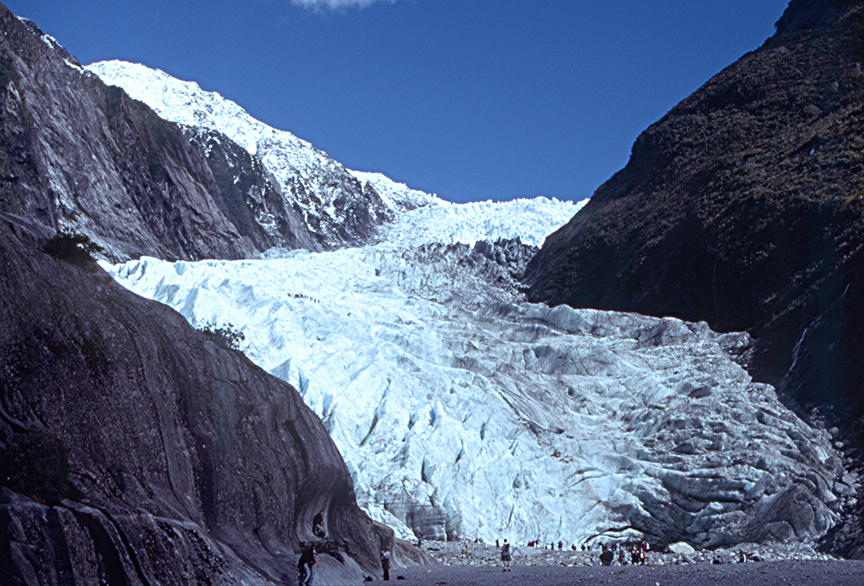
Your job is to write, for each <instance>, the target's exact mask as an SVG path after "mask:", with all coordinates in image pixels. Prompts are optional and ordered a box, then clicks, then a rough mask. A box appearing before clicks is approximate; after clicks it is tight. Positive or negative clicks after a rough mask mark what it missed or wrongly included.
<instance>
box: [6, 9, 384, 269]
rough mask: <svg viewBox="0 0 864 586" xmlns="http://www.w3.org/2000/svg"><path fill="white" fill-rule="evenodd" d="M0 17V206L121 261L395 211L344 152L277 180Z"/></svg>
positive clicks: (255, 242) (319, 230)
mask: <svg viewBox="0 0 864 586" xmlns="http://www.w3.org/2000/svg"><path fill="white" fill-rule="evenodd" d="M0 27H2V30H3V31H4V35H3V36H0V212H8V213H14V214H17V215H20V216H23V217H25V218H27V219H30V220H33V221H36V222H39V223H41V224H42V225H44V226H47V227H50V228H52V229H55V230H57V229H60V228H66V229H70V230H73V231H75V232H79V233H83V234H87V235H89V236H90V237H91V238H92V239H93V240H94V241H96V242H98V243H99V244H100V245H102V246H103V248H104V249H105V254H106V256H107V257H108V258H110V259H111V260H115V261H116V260H127V259H129V258H136V257H139V256H142V255H149V256H155V257H159V258H164V259H172V260H174V259H185V260H195V259H201V258H229V259H237V258H247V257H250V256H254V255H255V254H257V253H258V252H261V251H264V250H266V249H268V248H271V247H274V246H278V247H281V248H287V249H294V248H306V249H309V250H321V249H324V248H328V249H329V248H336V247H339V246H344V245H346V244H359V243H363V242H366V241H367V240H368V239H369V238H371V237H372V236H373V235H374V234H375V233H376V231H377V227H378V225H380V224H381V223H382V222H384V221H386V220H387V219H388V217H387V213H386V206H384V204H383V203H382V201H381V198H380V196H379V195H378V193H377V192H375V190H374V189H373V188H371V187H368V186H367V187H366V188H364V187H363V186H362V185H361V184H360V182H359V181H358V180H357V179H356V178H354V177H353V176H349V175H348V173H347V172H345V170H344V169H343V168H342V167H341V165H338V164H336V163H335V162H334V165H333V167H334V168H336V167H338V168H339V169H342V173H341V175H340V176H339V177H335V178H334V177H328V176H322V177H316V178H315V179H316V180H315V181H311V182H307V181H304V180H302V179H301V178H299V177H298V178H297V180H296V181H295V182H294V183H292V184H291V185H290V186H288V187H287V188H286V189H281V188H280V186H279V183H278V182H277V181H275V180H274V179H273V177H272V176H271V175H270V174H269V173H267V172H266V170H265V169H264V167H263V166H262V165H261V163H260V161H259V160H257V159H256V158H254V157H251V156H250V155H249V153H248V152H246V151H245V150H244V149H242V148H241V147H239V146H238V145H236V144H235V143H233V142H231V141H230V140H229V139H228V138H226V137H224V136H220V135H217V134H216V133H213V132H208V131H203V130H195V129H186V131H185V133H184V130H183V129H181V127H180V126H178V125H176V124H173V123H170V122H167V121H165V120H163V119H161V118H159V116H157V115H156V114H155V113H154V112H153V111H152V110H151V109H150V108H149V107H148V106H146V105H144V104H143V103H141V102H138V101H135V100H132V99H131V98H129V96H128V95H127V94H126V93H125V92H124V91H123V90H121V89H119V88H116V87H109V86H106V85H105V84H103V83H102V82H101V81H100V80H99V79H98V78H97V77H96V76H95V75H93V74H91V73H89V72H85V71H84V70H83V69H81V67H80V65H79V64H78V62H77V60H75V58H74V57H72V56H70V55H69V54H68V53H67V52H66V51H65V50H64V49H63V48H62V47H60V46H58V45H57V44H56V43H53V42H52V41H50V40H48V39H47V38H43V37H42V33H41V31H40V30H39V29H38V27H36V25H35V24H33V23H31V22H29V21H21V20H19V19H17V18H16V17H15V16H14V15H13V14H11V13H10V12H9V11H8V10H6V8H5V7H3V6H2V5H0ZM283 191H289V192H290V193H283ZM316 201H317V202H324V204H323V205H322V206H319V207H318V208H321V209H318V208H315V207H314V206H311V207H310V206H305V207H304V202H305V203H309V202H312V203H314V202H316ZM324 208H327V209H328V210H330V209H332V210H334V214H335V217H333V218H331V217H330V216H329V215H327V214H325V213H324V212H323V211H322V210H323V209H324Z"/></svg>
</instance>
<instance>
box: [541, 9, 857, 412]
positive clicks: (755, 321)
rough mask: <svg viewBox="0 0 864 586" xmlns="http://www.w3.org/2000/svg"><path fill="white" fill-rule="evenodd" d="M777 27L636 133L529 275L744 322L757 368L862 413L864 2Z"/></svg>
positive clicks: (572, 292)
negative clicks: (617, 167)
mask: <svg viewBox="0 0 864 586" xmlns="http://www.w3.org/2000/svg"><path fill="white" fill-rule="evenodd" d="M821 9H825V10H821ZM777 27H778V31H777V34H775V35H774V36H773V37H771V38H770V39H768V40H767V41H766V42H765V43H764V44H763V45H762V46H761V47H760V48H759V49H757V50H756V51H753V52H751V53H748V54H746V55H744V56H743V57H742V58H741V59H740V60H739V61H737V62H736V63H735V64H732V65H730V66H729V67H728V68H726V69H724V71H722V72H721V73H719V74H718V75H717V76H715V77H714V78H712V79H711V80H709V81H708V82H707V83H706V84H704V85H703V86H702V87H701V88H699V90H697V91H696V92H694V94H693V95H691V96H690V97H688V98H686V99H685V100H683V101H682V102H681V103H680V104H678V105H677V106H675V108H673V109H672V110H671V111H670V112H669V113H668V114H667V115H666V116H664V117H663V118H662V119H661V120H659V121H658V122H656V123H655V124H653V125H651V126H650V127H649V128H648V129H646V130H645V131H644V132H643V133H642V134H641V135H640V136H639V137H638V138H637V140H636V142H635V143H634V145H633V149H632V154H631V157H630V160H629V161H628V163H627V165H626V166H625V167H624V168H623V169H622V170H621V171H619V172H618V173H616V174H615V175H614V176H613V177H612V178H611V179H610V180H609V181H607V182H606V183H605V184H603V185H602V186H600V187H599V188H598V189H597V191H596V193H595V194H594V196H593V197H592V198H591V200H590V201H589V203H588V204H587V205H586V206H585V208H583V209H582V210H581V211H580V212H579V213H578V214H577V215H576V217H574V218H573V220H572V221H571V222H570V223H569V224H568V225H567V226H565V227H563V228H562V229H561V230H559V231H558V232H556V233H555V234H553V235H551V236H550V237H549V239H548V240H547V242H546V244H545V245H544V247H543V249H542V250H541V252H540V253H539V254H538V255H537V257H535V259H534V261H532V264H531V265H530V266H529V269H528V276H527V282H528V283H529V285H530V287H531V294H530V297H531V299H533V300H535V301H541V300H543V301H547V302H550V303H552V304H558V303H567V304H570V305H573V306H589V307H597V308H605V309H615V310H626V311H638V312H641V313H645V314H649V315H673V316H678V317H681V318H683V319H687V320H705V321H707V322H708V323H709V324H710V325H711V326H712V327H714V328H717V329H719V330H721V331H731V330H747V331H749V332H750V333H751V334H753V335H754V337H756V338H758V340H759V344H760V348H759V351H758V352H757V353H756V356H755V361H754V368H755V369H756V370H755V371H754V372H755V373H756V375H757V378H758V379H759V380H764V381H767V382H770V383H772V384H775V385H777V387H778V390H779V391H780V392H781V393H782V394H784V395H785V396H788V397H790V398H791V399H793V400H795V401H797V402H798V403H799V404H801V405H806V406H809V407H813V406H816V405H823V408H824V407H825V406H827V407H828V408H829V410H830V409H833V410H834V413H833V417H834V419H835V421H837V422H845V423H846V424H847V425H849V424H851V423H852V422H854V421H855V420H856V419H857V418H858V417H860V416H861V415H862V414H864V387H862V386H861V382H860V381H861V380H862V376H864V371H862V367H861V365H862V364H864V359H862V358H861V356H860V353H859V350H858V349H859V348H861V342H864V340H862V338H861V334H860V332H861V331H862V329H864V328H862V319H864V307H862V305H861V303H860V301H859V300H860V299H862V297H864V296H862V294H861V292H862V286H864V282H862V280H861V277H860V275H861V274H862V269H861V267H862V263H864V242H862V239H861V237H860V234H861V233H862V230H861V226H862V223H864V216H862V209H864V208H862V206H861V197H860V196H861V190H862V188H864V185H862V184H861V182H860V180H859V178H860V172H861V170H862V168H864V159H862V153H864V148H862V147H864V124H862V118H861V112H862V102H864V98H862V91H864V72H862V69H861V68H862V63H864V41H862V39H864V9H862V3H861V2H833V1H828V0H822V1H816V0H812V1H808V0H801V1H798V0H796V1H794V2H791V3H790V5H789V7H788V8H787V10H786V12H785V13H784V15H783V16H782V17H781V19H780V20H779V21H778V25H777ZM601 267H602V268H605V269H606V270H603V271H601ZM809 407H808V408H809ZM823 410H824V409H823Z"/></svg>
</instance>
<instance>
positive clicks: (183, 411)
mask: <svg viewBox="0 0 864 586" xmlns="http://www.w3.org/2000/svg"><path fill="white" fill-rule="evenodd" d="M39 230H40V228H39V227H38V225H32V224H28V223H26V222H25V221H23V220H18V219H16V218H14V217H12V216H2V217H0V464H2V465H0V469H2V470H3V472H4V477H3V478H2V479H0V482H2V486H3V487H4V488H2V491H0V575H2V576H4V579H3V582H4V584H19V583H27V584H33V583H43V584H70V583H76V584H95V583H109V584H188V583H207V584H211V583H212V584H226V583H231V584H238V583H244V584H249V583H255V584H269V583H278V584H283V583H286V582H287V581H288V580H289V577H290V578H291V579H292V580H293V576H294V571H295V567H296V560H297V557H298V552H299V548H300V543H301V541H305V540H310V539H312V534H311V520H312V517H313V516H314V515H315V513H316V512H317V511H319V510H321V509H325V510H326V511H327V516H326V525H327V530H328V534H329V535H330V536H332V537H334V538H335V539H337V542H336V543H335V544H330V546H329V549H330V551H332V554H331V555H326V554H325V555H321V556H319V558H320V561H321V563H322V566H323V567H322V569H321V571H322V573H323V576H324V577H325V581H326V580H327V577H329V579H331V580H337V581H338V580H344V579H355V580H358V581H359V579H360V578H361V577H362V574H363V573H376V572H377V567H378V558H377V555H376V553H377V551H378V547H379V546H380V543H381V541H382V539H384V540H387V539H392V533H391V534H390V535H389V536H388V535H384V534H383V533H382V530H381V528H378V529H377V530H376V528H374V527H373V525H372V522H371V521H370V520H369V519H368V517H366V516H365V515H364V514H363V513H362V512H361V511H360V510H359V508H358V507H357V505H356V502H355V498H354V491H353V488H352V483H351V478H350V476H349V474H348V471H347V469H346V467H345V465H344V463H343V462H342V459H341V457H340V455H339V453H338V451H337V449H336V447H335V446H334V445H333V443H332V441H331V440H330V438H329V436H328V434H327V432H326V430H325V429H324V427H323V425H322V424H321V421H320V420H319V419H318V418H317V417H316V416H315V414H314V413H313V412H312V411H311V410H310V409H308V408H307V407H306V406H305V404H304V403H303V401H302V399H301V398H300V397H299V395H298V394H297V392H296V391H295V390H294V389H293V388H292V387H291V386H290V385H287V384H285V383H283V382H282V381H279V380H278V379H276V378H274V377H271V376H269V375H268V374H266V373H265V372H264V371H262V370H261V369H259V368H258V367H256V366H254V365H253V364H252V363H251V362H250V361H249V360H248V359H246V357H245V356H243V355H242V354H241V353H239V352H234V351H229V350H223V349H221V348H219V347H217V346H216V345H214V344H213V343H212V342H211V341H209V339H208V338H207V337H206V336H205V335H203V334H202V333H200V332H196V331H195V330H194V329H192V328H191V327H190V326H189V325H188V324H187V323H186V322H185V320H184V319H183V318H182V317H181V316H180V315H179V314H177V313H176V312H174V311H173V310H171V309H169V308H167V307H165V306H162V305H160V304H158V303H154V302H151V301H148V300H144V299H142V298H140V297H137V296H136V295H134V294H132V293H130V292H128V291H127V290H125V289H123V288H122V287H120V286H119V285H117V284H116V283H115V282H114V281H113V280H112V279H110V277H108V276H107V275H106V274H105V273H103V272H102V271H101V270H100V269H98V267H94V266H92V265H86V264H85V265H84V266H75V265H73V264H70V263H68V262H64V261H62V260H58V259H56V258H53V257H51V256H49V255H47V254H45V253H43V252H41V251H40V247H42V246H43V244H44V237H45V236H46V235H47V233H48V232H47V231H46V234H40V233H39ZM22 462H33V463H34V465H33V466H22V464H21V463H22ZM384 532H385V533H386V531H384ZM339 558H342V559H341V560H340V559H339Z"/></svg>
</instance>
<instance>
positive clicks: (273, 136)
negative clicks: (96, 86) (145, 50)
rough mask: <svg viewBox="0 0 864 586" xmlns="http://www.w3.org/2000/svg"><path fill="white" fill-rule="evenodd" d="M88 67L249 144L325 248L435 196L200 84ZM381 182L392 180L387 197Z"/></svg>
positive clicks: (156, 104) (184, 121) (361, 235)
mask: <svg viewBox="0 0 864 586" xmlns="http://www.w3.org/2000/svg"><path fill="white" fill-rule="evenodd" d="M87 70H88V71H91V72H93V73H95V74H96V75H98V76H99V77H100V78H101V79H102V81H104V82H105V83H107V84H109V85H114V86H119V87H122V88H123V89H124V90H125V91H126V92H127V93H128V94H129V95H130V96H132V97H133V98H134V99H136V100H140V101H142V102H144V103H146V104H147V105H148V106H150V107H151V108H153V109H154V110H155V111H156V112H157V113H158V114H159V115H160V116H161V117H162V118H164V119H166V120H170V121H171V122H175V123H178V124H181V125H183V126H185V127H191V128H203V129H207V130H211V131H216V132H218V133H220V134H223V135H225V136H226V137H228V138H229V139H230V140H232V141H234V142H236V143H237V144H238V145H240V146H241V147H243V148H244V149H246V150H247V151H248V152H249V154H250V155H252V156H253V157H255V158H256V159H257V160H259V161H260V162H261V164H262V165H263V166H264V168H265V169H266V170H267V171H268V172H269V173H270V174H272V176H273V177H274V179H275V181H276V182H277V183H278V185H279V188H280V189H281V191H282V193H283V194H284V197H285V199H286V204H285V205H286V207H287V208H293V209H296V210H298V211H299V212H300V213H302V214H303V217H304V219H305V222H306V225H307V226H308V228H309V230H310V231H311V232H312V233H314V234H315V235H316V237H317V238H318V240H319V241H320V242H321V244H322V246H324V247H325V248H333V247H335V246H340V245H344V244H361V243H363V242H366V241H369V240H370V239H371V238H372V237H373V236H374V234H375V232H376V228H377V226H378V225H380V224H381V223H382V222H385V221H386V220H389V219H392V217H393V214H394V213H395V212H398V211H401V210H403V209H406V208H407V209H411V208H414V207H417V206H419V205H425V204H427V203H429V202H430V201H432V199H433V197H432V196H430V195H428V194H425V193H423V192H420V191H414V190H410V189H408V188H407V187H405V186H403V185H399V184H396V183H395V182H392V181H390V180H387V179H386V178H384V177H383V176H380V175H377V174H366V175H364V174H359V173H356V172H352V171H348V170H347V169H345V167H343V166H342V165H341V164H340V163H338V162H336V161H334V160H333V159H331V158H330V157H328V156H327V155H326V154H325V153H324V152H322V151H319V150H318V149H316V148H314V147H313V146H312V145H311V144H309V143H308V142H306V141H303V140H301V139H299V138H297V137H296V136H294V135H293V134H291V133H290V132H287V131H283V130H276V129H274V128H271V127H269V126H267V125H266V124H264V123H262V122H260V121H258V120H255V119H254V118H252V117H251V116H250V115H249V114H248V113H247V112H246V111H245V110H243V109H242V108H240V106H238V105H237V104H235V103H234V102H231V101H230V100H226V99H224V98H223V97H222V96H220V95H219V94H217V93H215V92H207V91H204V90H202V89H201V88H200V87H199V86H198V84H196V83H194V82H186V81H180V80H178V79H175V78H173V77H171V76H169V75H167V74H166V73H164V72H162V71H159V70H157V69H150V68H148V67H145V66H144V65H140V64H136V63H127V62H123V61H102V62H99V63H93V64H91V65H88V66H87ZM375 185H386V188H387V190H388V196H387V203H385V201H384V200H382V198H381V195H380V194H379V193H378V191H377V190H376V188H375V187H374V186H375ZM388 204H390V205H388Z"/></svg>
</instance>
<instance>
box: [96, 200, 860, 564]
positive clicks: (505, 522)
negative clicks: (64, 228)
mask: <svg viewBox="0 0 864 586" xmlns="http://www.w3.org/2000/svg"><path fill="white" fill-rule="evenodd" d="M461 211H462V213H461V214H459V213H456V214H453V217H454V218H459V219H460V221H462V220H464V221H465V222H466V223H469V224H472V225H477V224H478V222H476V221H474V222H472V221H471V220H472V219H475V220H476V219H477V218H479V217H483V216H484V215H485V214H486V213H487V212H488V210H485V209H484V208H483V207H482V206H480V207H476V206H475V207H474V208H471V207H465V208H462V209H461ZM499 211H500V210H499ZM472 214H473V215H472ZM466 216H467V219H466ZM520 217H521V216H520V215H518V214H513V215H509V216H508V215H507V214H503V213H502V214H501V218H499V221H500V222H502V223H506V222H504V221H503V220H502V218H503V219H506V218H510V221H511V222H513V223H514V225H518V223H519V219H520ZM408 218H411V219H410V220H409V219H408ZM437 219H439V220H440V218H437ZM405 221H407V222H421V221H422V220H421V219H418V218H417V217H413V218H412V217H411V215H410V214H408V215H406V216H405ZM439 228H440V229H441V232H442V233H443V234H452V233H456V232H458V230H448V229H447V228H446V227H440V225H439ZM393 233H394V234H397V235H400V234H401V235H404V234H406V233H407V231H404V230H402V229H395V230H394V232H393ZM414 233H415V234H418V235H419V236H418V237H420V238H421V239H422V234H423V230H415V231H414ZM531 254H532V250H531V248H530V246H528V245H525V244H522V243H519V242H516V241H505V240H500V241H498V242H497V243H495V244H492V243H489V242H486V241H479V242H476V243H475V244H473V245H469V244H464V243H459V242H456V243H448V244H445V243H437V244H435V243H424V244H419V245H416V246H409V247H405V246H403V245H401V244H400V245H397V244H393V243H390V242H384V243H381V244H379V245H376V246H371V247H364V248H357V249H347V250H341V251H336V252H325V253H315V254H308V253H301V252H294V253H289V254H287V255H283V256H282V257H273V258H269V259H265V260H259V261H243V262H222V261H219V262H216V261H211V262H200V263H173V264H172V263H167V262H163V261H158V260H155V259H142V260H140V261H133V262H130V263H126V264H124V265H119V266H116V267H114V268H112V269H111V273H112V274H113V275H114V276H115V278H117V279H118V280H119V281H120V282H121V283H123V284H125V285H126V286H128V287H130V288H132V289H133V290H136V291H138V292H140V293H141V294H143V295H145V296H147V297H151V298H154V299H157V300H160V301H162V302H164V303H167V304H169V305H171V306H172V307H174V308H176V309H177V310H178V311H180V312H181V313H182V314H183V315H184V316H185V317H186V318H187V319H188V320H190V321H191V322H194V323H200V322H206V321H210V320H214V319H215V320H223V321H228V322H231V323H233V324H235V325H237V326H239V327H240V328H241V329H242V331H243V332H244V334H245V335H246V344H245V346H244V351H245V352H246V353H247V355H249V356H250V358H252V359H253V360H254V361H255V362H256V363H257V364H259V365H261V366H262V367H264V368H265V369H267V370H268V371H270V372H272V373H273V374H276V375H277V376H280V377H282V378H284V379H285V380H287V381H289V382H291V383H292V384H293V385H294V386H295V387H296V388H298V389H299V391H300V393H301V395H302V396H303V398H304V400H305V401H306V403H307V404H308V405H309V406H310V407H312V409H313V410H315V412H316V413H318V415H319V416H320V417H321V418H322V420H323V421H324V425H325V427H326V428H327V429H328V431H329V432H330V434H331V436H332V437H333V439H334V441H335V442H336V444H337V445H338V446H339V449H340V451H341V452H342V454H343V456H344V458H345V460H346V463H347V464H348V467H349V469H350V471H351V474H352V477H353V478H354V482H355V487H356V490H357V493H358V500H359V502H360V503H361V506H363V507H364V508H365V509H366V510H367V511H368V512H369V513H370V514H371V515H372V516H373V517H374V518H377V519H378V520H381V521H382V522H385V523H387V524H389V525H391V526H393V527H394V528H396V529H397V532H400V533H402V534H403V535H406V534H411V533H412V532H419V531H421V530H422V531H423V533H424V534H425V535H426V536H428V537H432V538H438V539H445V538H450V537H459V538H467V539H474V538H480V539H483V540H486V541H494V540H495V539H498V538H501V537H507V538H510V539H514V540H522V541H525V540H529V539H540V540H542V541H550V542H551V541H558V540H559V539H560V540H563V541H565V542H567V543H580V542H583V541H590V540H593V539H597V538H603V539H607V538H610V537H634V538H636V537H641V538H647V539H649V540H651V541H652V542H654V543H657V544H666V543H674V542H678V541H686V542H688V543H691V544H693V545H695V546H700V547H710V546H719V545H728V544H732V543H739V542H748V541H759V542H771V541H775V542H782V541H787V540H797V541H803V542H810V541H812V540H813V539H815V538H817V537H819V536H820V535H822V534H823V533H824V532H825V531H826V530H827V529H828V527H830V526H831V525H833V524H834V523H835V522H836V520H837V514H836V512H835V510H834V509H835V507H836V505H837V504H838V502H839V500H838V497H839V496H840V494H841V493H842V492H843V491H848V490H851V489H850V488H849V487H848V486H845V485H843V484H842V483H841V482H839V480H840V479H841V478H842V475H843V467H842V462H841V460H840V457H839V455H838V454H837V453H836V452H835V450H834V448H833V447H832V444H831V439H830V437H829V436H828V434H827V433H826V432H825V431H824V430H819V429H814V428H811V427H809V426H808V425H807V424H805V423H804V422H802V421H801V420H800V419H798V418H797V417H796V416H795V415H794V414H793V413H791V412H790V411H789V410H788V409H786V408H785V407H784V406H783V405H782V404H781V403H780V402H779V401H778V399H777V397H776V395H775V393H774V390H773V389H772V388H771V387H770V386H767V385H764V384H758V383H754V382H753V381H752V380H751V379H750V377H749V375H748V374H747V372H746V371H745V370H744V369H743V368H742V367H741V366H739V364H737V363H736V362H735V360H733V359H738V360H743V359H745V358H746V357H747V354H748V351H750V350H751V349H752V348H751V344H752V340H751V339H750V338H749V336H747V335H746V334H727V335H720V334H716V333H714V332H712V331H711V330H710V329H709V328H708V327H707V326H706V325H705V324H704V323H687V322H682V321H680V320H677V319H672V318H667V319H658V318H651V317H643V316H639V315H635V314H628V313H615V312H601V311H594V310H575V309H571V308H569V307H566V306H561V307H557V308H550V307H547V306H545V305H538V304H530V303H526V302H524V301H523V298H522V295H521V294H520V292H519V290H518V286H519V284H518V280H517V279H515V278H514V276H518V275H519V274H520V273H521V271H522V270H523V269H524V266H525V264H526V262H527V261H528V259H529V258H530V256H531Z"/></svg>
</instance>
